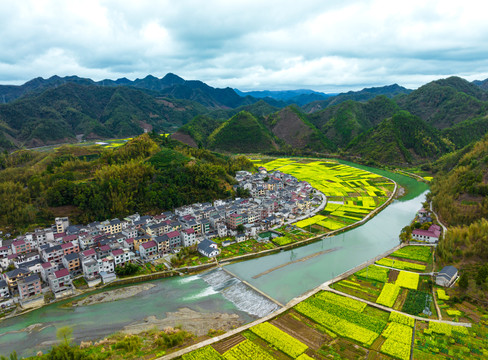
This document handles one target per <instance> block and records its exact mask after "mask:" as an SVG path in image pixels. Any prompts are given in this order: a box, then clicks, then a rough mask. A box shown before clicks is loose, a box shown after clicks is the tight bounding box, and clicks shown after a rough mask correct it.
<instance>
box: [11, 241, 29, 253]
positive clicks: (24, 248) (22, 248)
mask: <svg viewBox="0 0 488 360" xmlns="http://www.w3.org/2000/svg"><path fill="white" fill-rule="evenodd" d="M29 251H31V245H30V243H29V242H27V241H25V240H24V239H19V240H16V241H14V242H13V243H12V252H13V253H14V254H22V253H27V252H29Z"/></svg>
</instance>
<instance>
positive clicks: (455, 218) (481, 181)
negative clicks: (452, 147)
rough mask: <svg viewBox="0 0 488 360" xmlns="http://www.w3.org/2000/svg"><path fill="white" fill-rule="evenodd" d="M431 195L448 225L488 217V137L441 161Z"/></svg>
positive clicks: (435, 168) (461, 223)
mask: <svg viewBox="0 0 488 360" xmlns="http://www.w3.org/2000/svg"><path fill="white" fill-rule="evenodd" d="M433 168H434V170H436V171H437V174H436V176H435V180H434V183H433V184H432V187H431V191H432V194H433V201H434V205H435V208H436V209H437V210H438V211H439V213H440V215H441V217H442V219H443V220H444V221H445V222H447V223H448V224H449V225H469V224H470V223H472V222H473V221H476V220H479V219H481V218H486V217H488V198H487V195H488V184H487V183H488V136H486V135H485V137H484V138H483V139H481V140H479V141H477V142H476V143H472V144H470V145H469V146H467V147H466V148H464V149H461V150H458V151H456V152H453V153H451V154H448V155H446V156H444V157H442V158H440V159H439V160H438V161H437V162H436V163H435V164H434V166H433Z"/></svg>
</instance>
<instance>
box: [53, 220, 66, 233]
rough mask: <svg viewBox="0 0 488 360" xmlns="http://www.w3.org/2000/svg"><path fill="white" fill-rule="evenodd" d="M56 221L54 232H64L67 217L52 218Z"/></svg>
mask: <svg viewBox="0 0 488 360" xmlns="http://www.w3.org/2000/svg"><path fill="white" fill-rule="evenodd" d="M54 221H55V223H56V232H57V233H58V234H60V233H64V232H66V229H67V228H68V226H69V219H68V218H67V217H57V218H56V219H54Z"/></svg>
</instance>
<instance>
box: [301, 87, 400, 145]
mask: <svg viewBox="0 0 488 360" xmlns="http://www.w3.org/2000/svg"><path fill="white" fill-rule="evenodd" d="M398 110H399V108H398V106H397V105H396V103H395V102H394V101H392V100H390V99H388V98H387V97H386V96H383V95H381V96H378V97H376V98H374V99H372V100H369V101H368V102H366V103H361V102H356V101H352V100H348V101H346V102H343V103H341V104H339V105H336V106H331V107H328V108H326V109H325V110H322V111H319V112H315V113H313V114H310V115H309V116H308V117H309V119H310V122H311V123H312V124H314V125H315V126H316V127H318V128H319V129H320V130H321V131H322V132H323V133H324V134H325V136H326V137H327V138H328V139H329V140H330V141H331V142H332V143H334V144H335V146H336V147H339V148H341V147H346V146H347V145H348V144H349V142H350V141H351V140H352V139H354V138H355V137H356V136H358V135H359V134H361V133H363V132H365V131H367V130H369V129H371V128H372V127H373V126H375V125H378V124H379V123H380V122H381V121H382V120H383V119H386V118H388V117H391V116H392V115H393V114H395V113H396V112H397V111H398Z"/></svg>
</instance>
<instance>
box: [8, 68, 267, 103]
mask: <svg viewBox="0 0 488 360" xmlns="http://www.w3.org/2000/svg"><path fill="white" fill-rule="evenodd" d="M64 84H78V85H89V86H100V87H134V88H138V89H142V90H150V91H152V92H156V93H158V95H162V96H169V97H172V98H176V99H185V100H192V101H196V102H198V103H200V104H202V105H204V106H206V107H211V108H219V107H232V108H233V107H238V106H242V105H246V104H251V103H254V102H257V101H258V99H255V98H252V97H250V96H247V97H241V96H239V95H238V94H237V93H236V92H235V91H234V90H232V89H231V88H225V89H218V88H213V87H211V86H209V85H207V84H205V83H204V82H202V81H198V80H184V79H182V78H181V77H179V76H177V75H175V74H171V73H169V74H166V75H165V76H164V77H162V78H161V79H159V78H157V77H155V76H152V75H148V76H146V77H145V78H143V79H135V80H134V81H131V80H128V79H126V78H122V79H118V80H115V81H114V80H109V79H106V80H101V81H98V82H96V81H93V80H92V79H87V78H80V77H78V76H66V77H59V76H52V77H50V78H49V79H43V78H36V79H33V80H30V81H28V82H26V83H25V84H23V85H20V86H12V85H7V86H5V85H0V102H3V103H6V102H10V101H12V100H15V99H17V98H19V97H22V96H24V95H29V94H36V93H39V92H41V91H43V90H46V89H52V88H56V87H58V86H61V85H64Z"/></svg>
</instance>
